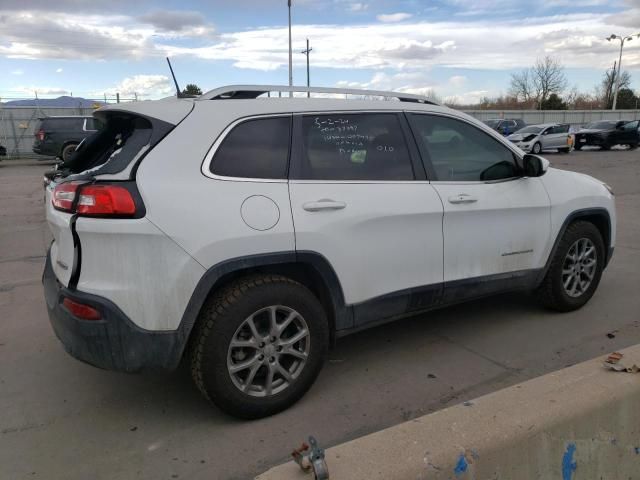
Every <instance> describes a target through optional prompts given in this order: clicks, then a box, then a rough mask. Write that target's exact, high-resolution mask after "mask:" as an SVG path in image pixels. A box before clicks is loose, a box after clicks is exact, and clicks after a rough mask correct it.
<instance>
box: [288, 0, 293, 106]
mask: <svg viewBox="0 0 640 480" xmlns="http://www.w3.org/2000/svg"><path fill="white" fill-rule="evenodd" d="M287 5H288V6H289V86H290V87H292V86H293V50H292V49H291V0H287ZM289 96H290V97H292V96H293V92H289Z"/></svg>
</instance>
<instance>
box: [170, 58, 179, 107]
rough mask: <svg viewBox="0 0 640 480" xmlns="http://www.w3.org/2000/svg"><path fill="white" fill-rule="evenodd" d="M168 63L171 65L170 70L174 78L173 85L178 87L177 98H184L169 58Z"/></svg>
mask: <svg viewBox="0 0 640 480" xmlns="http://www.w3.org/2000/svg"><path fill="white" fill-rule="evenodd" d="M167 63H168V64H169V70H171V76H172V77H173V83H174V84H175V85H176V96H177V97H178V98H182V93H180V87H179V86H178V80H176V75H175V73H173V67H172V66H171V60H169V57H167Z"/></svg>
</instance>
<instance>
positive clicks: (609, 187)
mask: <svg viewBox="0 0 640 480" xmlns="http://www.w3.org/2000/svg"><path fill="white" fill-rule="evenodd" d="M602 186H603V187H604V188H606V189H607V190H609V193H610V194H611V195H615V193H613V188H611V185H607V184H606V183H603V184H602Z"/></svg>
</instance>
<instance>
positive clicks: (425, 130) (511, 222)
mask: <svg viewBox="0 0 640 480" xmlns="http://www.w3.org/2000/svg"><path fill="white" fill-rule="evenodd" d="M409 118H410V121H411V126H412V128H413V131H414V134H415V136H416V139H417V141H418V143H419V146H420V150H421V152H422V155H423V159H424V160H425V162H426V163H427V165H428V166H430V168H431V169H433V173H432V175H431V176H432V177H433V178H434V180H433V181H432V183H431V184H432V185H433V187H434V188H435V190H436V191H437V192H438V194H439V195H440V198H441V200H442V203H443V205H444V221H443V232H444V282H445V283H444V292H445V301H447V300H456V299H458V298H460V297H465V296H475V295H476V294H485V293H491V292H492V291H494V290H501V289H503V288H505V287H511V286H516V282H517V281H519V279H523V281H524V280H526V277H527V274H529V273H531V274H533V273H534V271H536V270H537V269H539V268H541V267H542V266H543V265H544V263H545V261H546V258H545V257H544V252H545V251H546V246H547V243H548V242H549V235H550V201H549V197H548V195H547V193H546V190H545V189H544V186H543V185H542V182H541V181H540V179H539V178H526V177H522V176H521V170H520V167H519V166H518V164H517V161H516V156H515V153H514V152H513V151H512V150H511V149H509V148H508V147H507V146H506V145H504V144H502V143H501V142H499V141H498V140H497V139H495V138H493V137H492V136H491V135H489V134H488V133H486V132H484V131H483V130H481V129H480V128H478V127H476V126H475V125H473V124H471V123H470V122H467V121H466V120H462V119H457V118H453V117H450V116H445V115H437V114H418V113H415V114H410V115H409Z"/></svg>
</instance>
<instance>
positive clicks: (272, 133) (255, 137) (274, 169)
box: [209, 116, 291, 179]
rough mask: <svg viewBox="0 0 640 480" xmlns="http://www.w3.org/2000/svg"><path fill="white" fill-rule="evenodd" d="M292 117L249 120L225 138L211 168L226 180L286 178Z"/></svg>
mask: <svg viewBox="0 0 640 480" xmlns="http://www.w3.org/2000/svg"><path fill="white" fill-rule="evenodd" d="M290 132H291V117H290V116H287V117H271V118H257V119H253V120H247V121H246V122H242V123H240V124H239V125H237V126H235V127H234V128H233V129H232V130H231V131H230V132H229V134H228V135H227V136H226V137H225V138H224V140H223V141H222V143H221V144H220V146H219V147H218V150H217V151H216V153H215V155H214V157H213V160H212V162H211V165H210V167H209V168H210V170H211V173H213V174H215V175H220V176H223V177H238V178H264V179H286V178H287V168H288V163H289V140H290V136H291V133H290Z"/></svg>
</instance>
